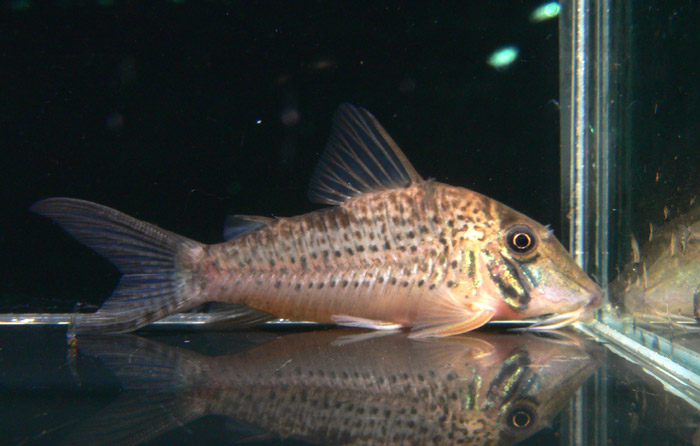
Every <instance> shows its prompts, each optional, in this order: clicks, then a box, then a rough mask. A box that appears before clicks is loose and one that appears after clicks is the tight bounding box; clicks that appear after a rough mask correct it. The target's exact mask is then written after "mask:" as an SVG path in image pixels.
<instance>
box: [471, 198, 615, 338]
mask: <svg viewBox="0 0 700 446" xmlns="http://www.w3.org/2000/svg"><path fill="white" fill-rule="evenodd" d="M494 208H495V209H494ZM494 211H495V212H494ZM492 212H493V213H495V214H496V215H497V216H498V218H497V220H496V221H497V224H496V225H495V226H496V227H495V230H493V231H491V232H490V235H489V236H488V237H489V239H487V240H486V242H487V243H486V249H484V250H482V260H483V262H484V265H485V270H486V271H485V274H486V275H487V276H488V279H490V282H491V285H492V286H493V287H494V288H495V290H494V291H495V294H496V295H497V296H498V300H499V302H497V303H496V316H495V318H496V319H525V318H529V317H536V316H542V315H545V314H552V315H553V316H552V318H549V319H547V320H546V321H547V322H546V323H547V324H548V325H546V328H557V327H560V326H563V325H568V324H569V323H572V322H574V321H576V320H581V319H588V318H590V317H591V316H592V314H593V311H594V310H596V309H597V308H599V307H600V304H601V297H602V291H601V289H600V287H599V286H598V285H597V284H596V283H595V282H593V280H591V279H590V278H589V277H588V276H587V275H586V273H585V272H584V271H583V270H582V269H581V267H579V266H578V265H577V264H576V262H575V261H574V259H573V258H572V257H571V255H570V254H569V253H568V252H567V251H566V249H564V247H563V246H562V244H561V243H560V242H559V240H557V239H556V237H555V236H554V234H553V231H551V230H550V229H549V228H547V227H545V226H543V225H541V224H540V223H537V222H536V221H534V220H532V219H531V218H528V217H527V216H525V215H523V214H521V213H519V212H517V211H515V210H513V209H511V208H509V207H507V206H505V205H503V204H500V203H496V204H494V205H493V208H492ZM541 329H544V327H541Z"/></svg>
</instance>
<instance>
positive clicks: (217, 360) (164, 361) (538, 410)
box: [65, 328, 601, 445]
mask: <svg viewBox="0 0 700 446" xmlns="http://www.w3.org/2000/svg"><path fill="white" fill-rule="evenodd" d="M358 333H359V335H361V332H360V330H359V329H352V328H334V329H330V330H325V331H309V332H302V333H293V334H286V335H282V336H279V337H277V338H276V339H273V340H271V341H268V342H265V343H263V344H262V345H257V346H254V347H252V348H249V349H248V350H244V351H238V352H235V353H231V354H223V355H219V356H213V357H212V356H209V355H207V354H203V353H200V352H198V351H193V350H192V349H191V347H190V346H191V345H192V344H188V347H187V348H180V347H176V346H173V345H168V344H165V343H162V342H158V341H156V340H153V339H152V338H151V339H146V338H142V337H140V336H138V335H132V334H121V335H96V336H87V337H85V336H83V337H80V338H79V339H78V349H79V351H80V354H81V356H87V357H96V358H98V359H99V360H100V361H102V362H103V363H104V364H105V365H106V366H107V367H108V368H109V369H110V370H112V371H113V372H114V373H115V374H116V375H117V378H118V379H119V381H120V382H121V387H122V389H123V392H122V393H121V394H120V396H118V397H117V399H116V400H115V401H113V402H111V403H110V404H108V405H107V406H106V407H104V408H103V409H102V410H100V411H99V412H98V413H97V414H96V415H95V416H94V417H93V418H91V419H88V420H86V421H85V422H84V423H83V424H82V425H79V426H77V427H76V429H75V430H74V431H73V432H71V433H70V434H69V437H68V438H67V439H66V441H65V444H95V445H99V444H111V445H127V444H139V443H141V442H146V441H150V440H152V439H154V438H156V437H158V436H160V435H162V434H164V433H165V432H168V431H171V430H173V429H177V428H181V429H182V433H181V434H179V435H183V436H185V437H186V436H188V435H189V436H193V435H194V436H196V435H197V434H196V428H192V429H195V431H194V432H195V433H194V434H193V433H192V431H191V430H190V428H189V427H188V424H189V423H192V422H193V421H195V420H197V419H200V418H203V417H207V416H212V415H218V416H224V417H226V418H227V419H228V420H230V421H228V422H226V423H225V424H224V425H225V426H237V427H238V430H237V431H228V432H225V433H223V435H224V436H225V438H226V439H227V440H228V441H241V437H244V438H243V441H246V440H245V436H253V437H255V438H257V439H260V438H262V439H267V440H273V441H274V440H275V439H297V440H302V441H306V442H309V443H313V444H338V445H340V444H352V445H399V444H405V445H410V444H415V445H425V444H439V445H450V444H470V445H510V444H513V443H516V442H518V441H521V440H523V439H525V438H527V437H530V436H531V435H533V434H535V433H536V432H538V431H540V430H541V429H543V428H545V427H546V426H548V425H549V424H550V422H551V421H552V418H554V417H555V416H556V415H557V413H559V412H560V410H561V408H562V407H563V406H564V405H565V404H566V402H567V401H568V400H569V399H570V398H571V397H572V395H573V394H574V392H575V391H576V390H577V389H578V388H579V387H581V385H582V384H583V383H584V381H586V379H587V378H588V377H589V376H591V374H593V373H594V372H595V370H596V369H597V368H598V367H599V365H600V363H601V361H600V357H601V355H600V346H598V345H596V344H594V343H592V342H589V341H586V340H584V339H582V338H578V337H576V336H574V335H568V336H569V337H568V338H563V337H562V338H556V337H543V336H542V335H535V334H530V333H528V334H517V335H516V334H503V333H498V332H483V333H482V332H475V333H468V334H466V335H464V336H458V337H446V338H429V339H424V340H421V341H415V340H412V339H410V338H408V336H407V334H406V333H405V332H391V333H386V332H380V334H381V335H382V336H375V337H372V338H371V339H367V340H364V341H356V340H354V339H353V338H355V337H356V336H358ZM222 335H223V337H224V339H225V341H222V340H217V344H218V345H220V344H222V343H226V341H228V342H229V343H231V342H234V341H232V339H231V335H234V338H233V339H234V340H235V339H240V338H241V337H242V336H243V334H239V335H238V338H236V337H235V336H236V333H222ZM238 342H240V341H238ZM183 427H184V428H183ZM241 431H243V432H241ZM169 435H172V432H171V433H170V434H169ZM171 438H173V437H171Z"/></svg>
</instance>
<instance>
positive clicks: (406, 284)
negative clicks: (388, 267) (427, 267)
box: [401, 280, 408, 288]
mask: <svg viewBox="0 0 700 446" xmlns="http://www.w3.org/2000/svg"><path fill="white" fill-rule="evenodd" d="M401 286H403V287H404V288H406V287H408V281H406V280H404V282H403V283H402V284H401Z"/></svg>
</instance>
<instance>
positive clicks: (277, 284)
mask: <svg viewBox="0 0 700 446" xmlns="http://www.w3.org/2000/svg"><path fill="white" fill-rule="evenodd" d="M281 286H282V281H280V280H278V281H277V282H275V288H279V287H281Z"/></svg>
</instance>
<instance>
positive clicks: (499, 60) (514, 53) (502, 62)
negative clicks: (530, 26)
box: [486, 45, 520, 70]
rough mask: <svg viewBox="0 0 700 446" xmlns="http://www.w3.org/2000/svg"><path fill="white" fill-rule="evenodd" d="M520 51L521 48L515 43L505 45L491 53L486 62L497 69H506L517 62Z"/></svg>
mask: <svg viewBox="0 0 700 446" xmlns="http://www.w3.org/2000/svg"><path fill="white" fill-rule="evenodd" d="M519 53H520V50H519V49H518V47H516V46H515V45H508V46H504V47H501V48H498V49H497V50H495V51H494V52H493V53H491V55H489V57H488V59H486V63H487V64H489V65H491V66H492V67H493V68H495V69H497V70H505V69H507V68H508V67H510V65H512V64H513V62H515V60H516V59H517V58H518V54H519Z"/></svg>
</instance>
